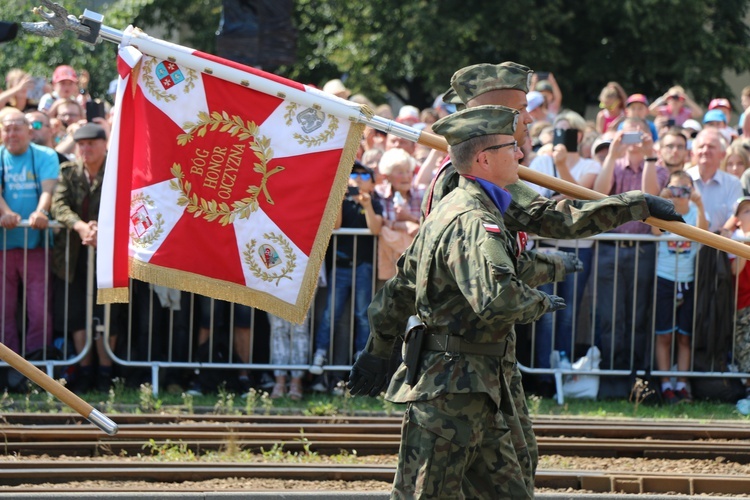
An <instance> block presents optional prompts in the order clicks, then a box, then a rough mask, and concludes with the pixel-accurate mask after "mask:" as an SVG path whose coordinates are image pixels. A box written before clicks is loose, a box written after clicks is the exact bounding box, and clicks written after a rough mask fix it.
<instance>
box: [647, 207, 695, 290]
mask: <svg viewBox="0 0 750 500" xmlns="http://www.w3.org/2000/svg"><path fill="white" fill-rule="evenodd" d="M682 218H683V219H685V223H686V224H689V225H691V226H695V225H696V224H697V223H698V206H697V205H696V204H695V203H693V202H692V201H691V202H690V208H688V212H687V213H686V214H685V215H683V216H682ZM664 234H671V233H669V232H665V233H664ZM699 247H700V244H699V243H696V242H695V241H689V240H688V241H660V242H659V250H658V251H659V253H658V254H657V256H656V275H657V276H659V277H660V278H664V279H667V280H669V281H677V282H679V283H692V282H693V281H694V280H695V255H696V254H697V253H698V249H699Z"/></svg>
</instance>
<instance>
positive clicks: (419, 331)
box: [404, 316, 424, 385]
mask: <svg viewBox="0 0 750 500" xmlns="http://www.w3.org/2000/svg"><path fill="white" fill-rule="evenodd" d="M423 342H424V323H422V320H421V319H420V318H419V316H409V321H408V322H407V323H406V332H405V334H404V346H405V348H404V364H405V365H406V383H407V384H409V385H414V384H415V383H416V382H417V375H419V362H420V358H421V354H422V343H423Z"/></svg>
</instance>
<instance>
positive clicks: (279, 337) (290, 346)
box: [268, 313, 310, 401]
mask: <svg viewBox="0 0 750 500" xmlns="http://www.w3.org/2000/svg"><path fill="white" fill-rule="evenodd" d="M268 324H269V325H270V327H271V364H272V365H282V364H292V365H303V364H305V363H307V360H308V359H309V358H308V356H309V354H308V353H309V351H310V313H308V314H307V315H306V316H305V320H304V321H303V322H302V324H300V325H297V324H295V323H292V322H291V321H287V320H285V319H282V318H279V317H278V316H275V315H273V314H271V313H268ZM273 374H274V376H275V377H276V383H275V384H274V386H273V391H272V392H271V399H279V398H282V397H284V396H285V395H287V390H286V377H287V375H288V372H287V371H286V370H274V372H273ZM304 374H305V373H304V372H303V371H302V370H292V380H291V381H290V383H289V393H288V396H289V399H292V400H294V401H299V400H300V399H302V376H303V375H304Z"/></svg>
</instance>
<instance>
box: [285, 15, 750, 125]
mask: <svg viewBox="0 0 750 500" xmlns="http://www.w3.org/2000/svg"><path fill="white" fill-rule="evenodd" d="M296 8H297V12H296V21H297V25H298V26H299V29H300V45H299V63H298V64H297V65H296V66H295V67H294V68H290V69H289V71H290V74H291V76H292V77H294V78H297V79H301V80H303V81H312V82H317V83H322V82H324V81H325V80H326V79H328V78H332V77H340V76H342V75H344V76H348V78H349V79H348V81H347V85H348V86H350V87H351V88H352V89H353V90H355V91H364V92H365V93H366V94H370V93H372V95H373V96H377V95H379V94H380V93H381V92H382V91H383V90H386V89H387V90H390V91H392V92H394V93H396V94H397V95H399V96H402V97H403V98H404V100H405V101H407V102H409V103H412V104H416V105H418V106H424V105H427V104H428V103H429V101H430V99H431V98H432V97H434V96H436V95H438V94H439V93H440V92H442V91H444V90H445V89H446V88H447V86H448V84H449V82H450V77H451V75H452V74H453V72H454V71H455V70H456V69H458V68H461V67H463V66H466V65H469V64H474V63H479V62H500V61H506V60H513V61H516V62H520V63H523V64H526V65H529V66H531V67H532V68H535V69H538V70H545V71H552V72H554V73H555V75H556V76H557V77H558V81H559V83H560V85H561V87H562V88H563V92H564V94H565V104H566V105H568V106H572V107H574V108H576V109H579V110H582V109H583V107H584V105H585V104H587V103H594V102H596V99H597V96H598V93H599V91H600V89H601V88H602V87H603V86H604V85H605V84H606V82H608V81H610V80H615V81H618V82H620V83H621V84H622V85H623V86H624V87H625V89H626V90H628V91H629V92H642V93H645V94H647V95H649V96H652V97H656V96H658V95H661V94H662V93H663V92H664V91H665V90H666V89H667V88H668V87H670V86H671V85H673V84H675V83H680V84H682V85H683V86H685V87H686V88H687V89H688V90H689V91H690V92H692V93H693V94H694V95H695V97H696V99H698V102H706V101H707V100H708V99H710V98H711V97H715V96H717V95H729V94H728V93H729V88H728V87H727V85H726V83H725V82H724V79H723V75H724V71H727V70H732V71H736V72H738V73H739V72H743V71H747V70H748V69H750V51H749V50H748V46H749V42H750V33H749V30H748V26H747V25H746V24H745V22H744V20H745V17H746V15H747V13H748V0H621V1H619V2H601V1H598V0H576V1H572V0H567V1H564V0H516V1H514V2H503V3H502V4H497V3H492V2H489V3H488V2H483V1H480V0H444V1H441V2H429V1H427V0H380V1H378V2H362V1H351V0H298V1H297V7H296Z"/></svg>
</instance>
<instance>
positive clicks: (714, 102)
mask: <svg viewBox="0 0 750 500" xmlns="http://www.w3.org/2000/svg"><path fill="white" fill-rule="evenodd" d="M716 108H729V109H732V105H731V104H730V103H729V99H724V98H723V97H718V98H716V99H711V102H710V103H708V109H709V110H711V109H716Z"/></svg>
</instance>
